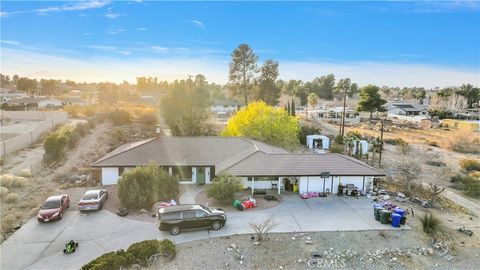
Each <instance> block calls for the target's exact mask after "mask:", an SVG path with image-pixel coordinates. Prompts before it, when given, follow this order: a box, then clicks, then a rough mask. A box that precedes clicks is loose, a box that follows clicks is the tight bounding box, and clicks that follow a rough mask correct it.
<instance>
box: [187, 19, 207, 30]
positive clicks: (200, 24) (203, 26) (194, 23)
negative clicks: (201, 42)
mask: <svg viewBox="0 0 480 270" xmlns="http://www.w3.org/2000/svg"><path fill="white" fill-rule="evenodd" d="M188 22H190V23H193V25H195V26H196V27H198V28H202V29H204V28H205V24H203V22H201V21H198V20H188Z"/></svg>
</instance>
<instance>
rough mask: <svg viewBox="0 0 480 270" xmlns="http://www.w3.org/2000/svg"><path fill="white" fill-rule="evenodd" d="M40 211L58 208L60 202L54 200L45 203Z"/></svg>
mask: <svg viewBox="0 0 480 270" xmlns="http://www.w3.org/2000/svg"><path fill="white" fill-rule="evenodd" d="M40 208H41V209H55V208H60V200H54V201H46V202H45V203H44V204H43V205H42V207H40Z"/></svg>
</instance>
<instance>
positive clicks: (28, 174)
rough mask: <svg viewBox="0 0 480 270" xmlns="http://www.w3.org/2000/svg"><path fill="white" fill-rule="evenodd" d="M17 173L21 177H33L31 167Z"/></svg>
mask: <svg viewBox="0 0 480 270" xmlns="http://www.w3.org/2000/svg"><path fill="white" fill-rule="evenodd" d="M17 175H18V176H21V177H32V171H31V170H30V169H22V170H20V171H19V172H18V173H17Z"/></svg>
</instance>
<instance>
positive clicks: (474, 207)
mask: <svg viewBox="0 0 480 270" xmlns="http://www.w3.org/2000/svg"><path fill="white" fill-rule="evenodd" d="M440 195H442V196H443V197H445V198H447V199H449V200H451V201H452V202H454V203H456V204H458V205H460V206H462V207H463V208H465V209H467V210H468V211H470V213H471V214H472V215H474V216H476V217H480V204H478V203H477V202H475V201H472V200H469V199H467V198H465V197H463V196H461V195H458V194H457V193H455V192H453V191H450V190H445V191H444V192H442V193H441V194H440Z"/></svg>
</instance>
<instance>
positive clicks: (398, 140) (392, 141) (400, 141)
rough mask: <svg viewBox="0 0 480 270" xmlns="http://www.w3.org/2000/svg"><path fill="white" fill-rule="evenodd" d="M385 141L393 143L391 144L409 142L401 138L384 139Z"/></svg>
mask: <svg viewBox="0 0 480 270" xmlns="http://www.w3.org/2000/svg"><path fill="white" fill-rule="evenodd" d="M383 141H384V142H385V143H388V144H391V145H398V144H405V143H407V142H406V141H404V140H403V139H400V138H395V139H383Z"/></svg>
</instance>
